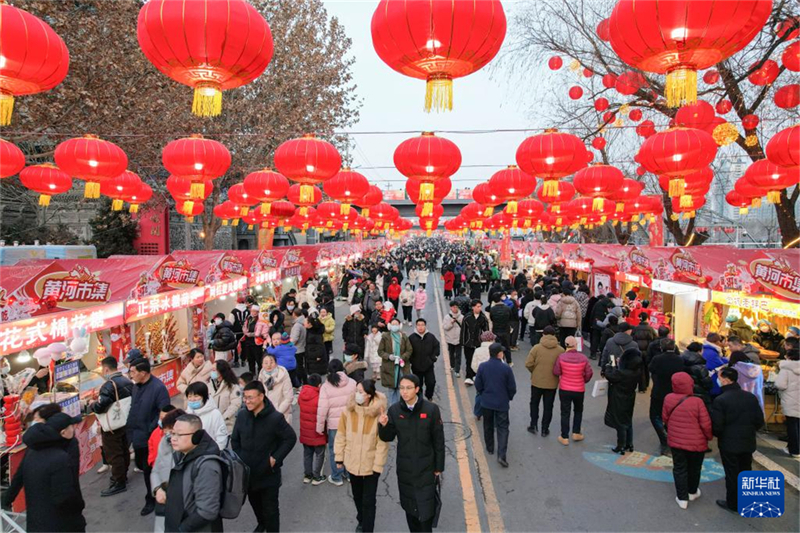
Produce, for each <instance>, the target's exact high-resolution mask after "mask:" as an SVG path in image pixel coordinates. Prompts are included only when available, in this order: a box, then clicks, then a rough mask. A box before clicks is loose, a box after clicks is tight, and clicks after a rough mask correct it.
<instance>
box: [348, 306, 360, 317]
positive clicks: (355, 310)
mask: <svg viewBox="0 0 800 533" xmlns="http://www.w3.org/2000/svg"><path fill="white" fill-rule="evenodd" d="M359 311H361V304H355V305H351V306H350V314H351V315H354V314H356V313H358V312H359Z"/></svg>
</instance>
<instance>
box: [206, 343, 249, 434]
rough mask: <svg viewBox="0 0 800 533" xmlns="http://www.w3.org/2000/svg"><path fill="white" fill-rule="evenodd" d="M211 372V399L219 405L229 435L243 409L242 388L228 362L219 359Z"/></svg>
mask: <svg viewBox="0 0 800 533" xmlns="http://www.w3.org/2000/svg"><path fill="white" fill-rule="evenodd" d="M214 364H215V368H214V370H212V371H211V382H210V383H211V399H212V400H214V401H215V402H216V403H217V409H219V412H220V413H222V418H223V419H224V420H225V425H226V426H228V433H229V434H232V433H233V423H234V422H236V415H237V414H238V413H239V409H240V408H241V407H242V387H240V386H239V380H238V378H237V377H236V374H234V373H233V369H232V368H231V365H230V364H228V362H227V361H224V360H220V359H218V360H217V362H216V363H214Z"/></svg>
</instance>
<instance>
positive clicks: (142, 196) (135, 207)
mask: <svg viewBox="0 0 800 533" xmlns="http://www.w3.org/2000/svg"><path fill="white" fill-rule="evenodd" d="M152 197H153V189H152V188H151V187H150V186H149V185H148V184H146V183H145V182H143V181H142V182H141V183H139V190H138V191H136V192H135V193H133V194H132V195H131V197H130V199H129V200H128V202H129V204H130V207H129V208H128V212H130V213H138V212H139V206H140V205H142V204H143V203H146V202H148V201H149V200H150V198H152Z"/></svg>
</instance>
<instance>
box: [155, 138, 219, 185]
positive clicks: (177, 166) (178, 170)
mask: <svg viewBox="0 0 800 533" xmlns="http://www.w3.org/2000/svg"><path fill="white" fill-rule="evenodd" d="M161 162H162V164H163V165H164V168H166V169H167V170H168V171H169V172H171V173H172V174H175V175H176V176H181V177H184V178H189V179H190V180H191V181H192V182H193V183H192V187H191V191H190V197H191V198H194V199H202V198H203V193H204V191H205V182H206V180H214V179H217V178H219V177H220V176H222V175H223V174H225V173H226V172H227V171H228V168H230V166H231V153H230V152H229V151H228V149H227V148H225V145H223V144H222V143H220V142H217V141H212V140H211V139H204V138H203V136H202V135H192V136H191V137H186V138H184V139H176V140H174V141H172V142H170V143H169V144H167V145H166V146H165V147H164V150H163V151H162V152H161Z"/></svg>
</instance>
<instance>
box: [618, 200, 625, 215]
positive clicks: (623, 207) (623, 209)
mask: <svg viewBox="0 0 800 533" xmlns="http://www.w3.org/2000/svg"><path fill="white" fill-rule="evenodd" d="M623 211H625V204H624V203H622V202H617V209H616V212H617V213H622V212H623Z"/></svg>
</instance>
